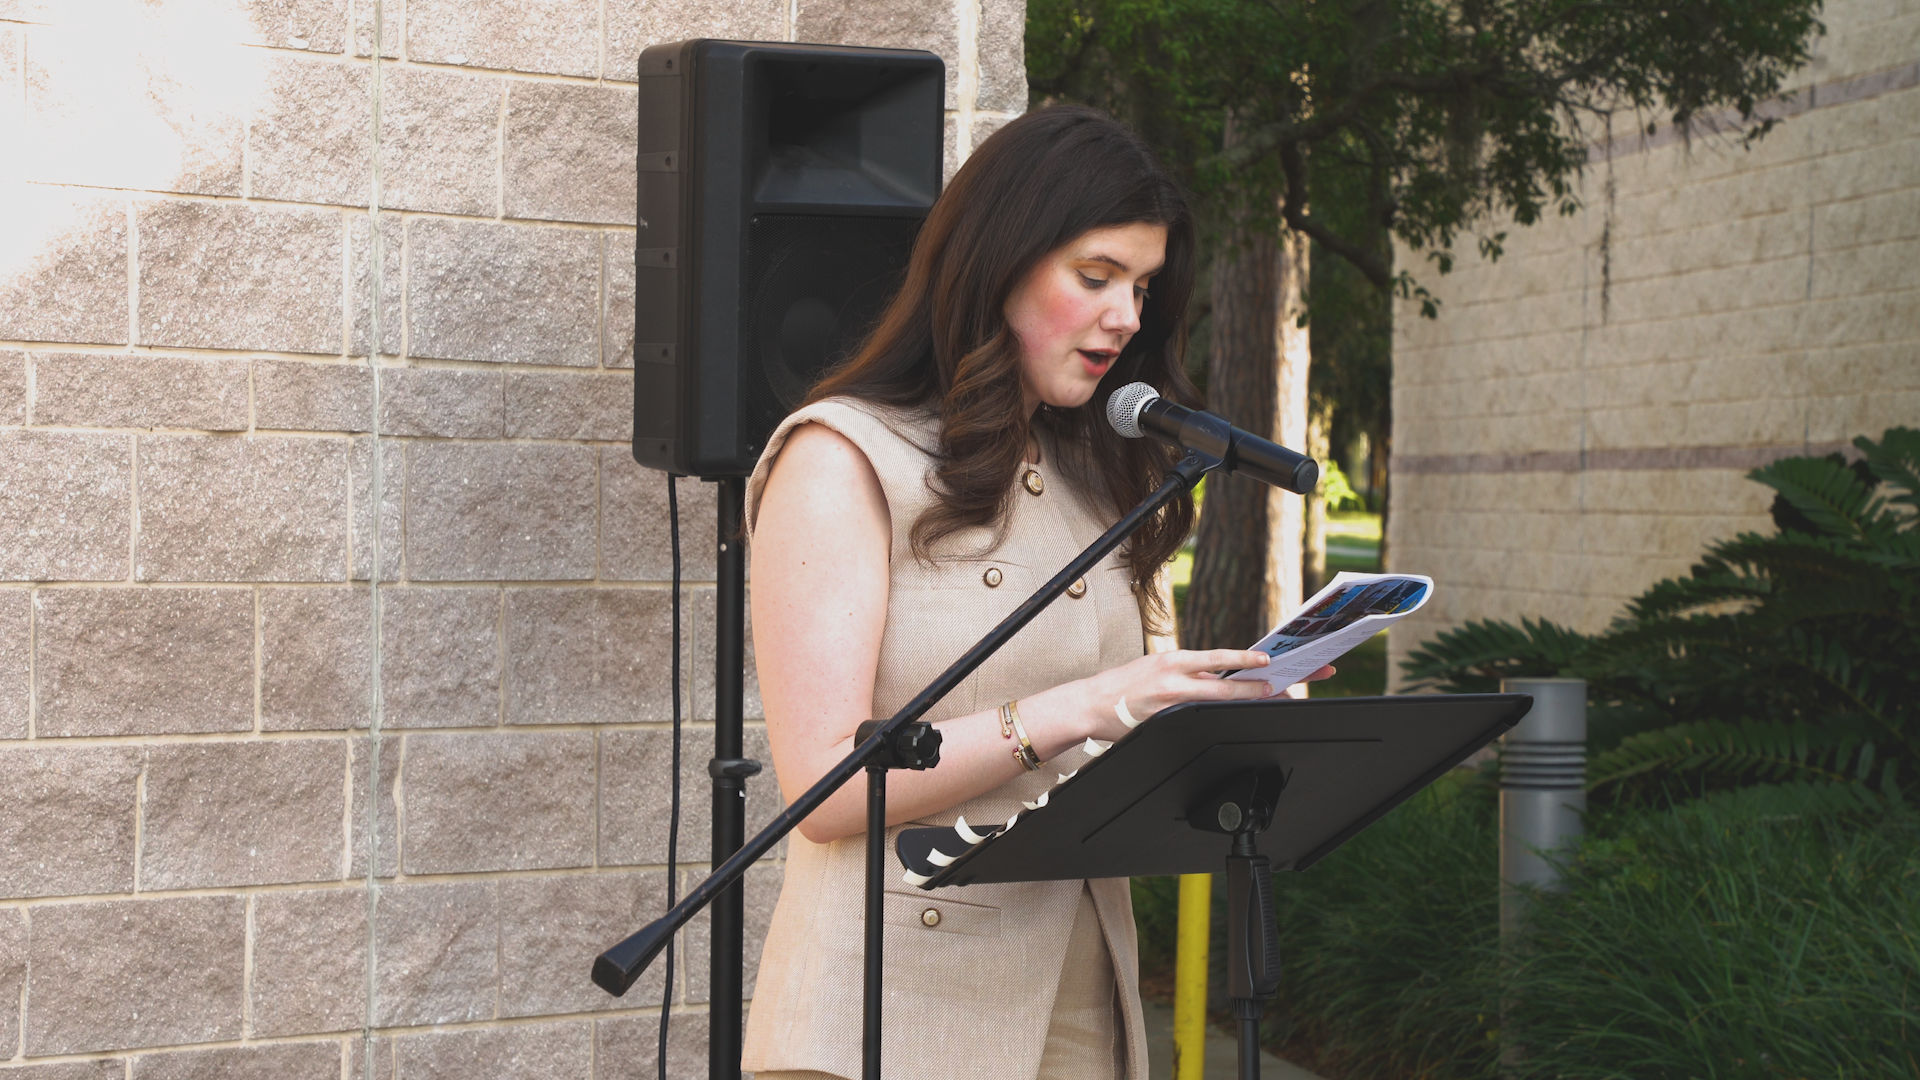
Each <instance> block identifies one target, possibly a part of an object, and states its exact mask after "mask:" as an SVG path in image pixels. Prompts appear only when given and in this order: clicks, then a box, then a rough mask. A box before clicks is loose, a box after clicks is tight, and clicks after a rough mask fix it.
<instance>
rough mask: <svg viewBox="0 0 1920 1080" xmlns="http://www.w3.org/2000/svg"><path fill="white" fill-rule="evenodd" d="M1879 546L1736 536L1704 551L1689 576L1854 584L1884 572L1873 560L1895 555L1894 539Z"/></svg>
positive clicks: (1791, 535) (1793, 536)
mask: <svg viewBox="0 0 1920 1080" xmlns="http://www.w3.org/2000/svg"><path fill="white" fill-rule="evenodd" d="M1876 540H1877V541H1878V543H1876V544H1875V545H1873V546H1872V547H1863V546H1861V545H1859V544H1855V543H1853V542H1852V541H1848V540H1842V539H1840V538H1838V537H1831V536H1808V535H1806V534H1805V533H1797V532H1782V533H1775V534H1774V535H1772V536H1762V535H1761V534H1759V533H1751V532H1747V533H1741V534H1739V535H1738V536H1735V537H1734V538H1733V539H1731V540H1721V541H1718V542H1716V543H1714V545H1713V546H1712V547H1709V548H1708V549H1707V553H1706V554H1705V555H1704V556H1702V557H1701V560H1700V562H1699V564H1698V565H1696V566H1695V567H1694V568H1693V570H1692V571H1691V573H1692V574H1693V575H1694V576H1697V577H1701V576H1704V577H1712V576H1720V575H1728V576H1735V577H1764V578H1767V579H1770V580H1771V579H1779V578H1798V577H1803V576H1804V577H1810V578H1815V579H1818V580H1822V581H1844V580H1849V579H1859V578H1862V577H1866V576H1869V575H1873V574H1876V573H1879V572H1881V571H1883V570H1884V569H1885V568H1886V567H1885V565H1884V559H1883V558H1880V557H1877V556H1883V555H1885V554H1888V553H1892V552H1895V551H1897V550H1899V549H1900V548H1901V547H1902V546H1903V545H1902V544H1901V543H1900V542H1899V540H1898V539H1897V534H1891V533H1889V534H1886V535H1884V536H1877V537H1876Z"/></svg>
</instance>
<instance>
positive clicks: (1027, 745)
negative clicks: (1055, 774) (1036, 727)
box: [1001, 701, 1040, 772]
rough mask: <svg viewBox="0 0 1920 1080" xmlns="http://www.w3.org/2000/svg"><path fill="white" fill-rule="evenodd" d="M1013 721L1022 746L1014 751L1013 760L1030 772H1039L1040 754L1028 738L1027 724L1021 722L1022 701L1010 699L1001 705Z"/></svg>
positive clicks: (1015, 732)
mask: <svg viewBox="0 0 1920 1080" xmlns="http://www.w3.org/2000/svg"><path fill="white" fill-rule="evenodd" d="M1001 708H1002V709H1004V710H1005V711H1006V714H1007V716H1008V717H1009V718H1010V719H1011V720H1012V721H1013V733H1014V734H1015V735H1017V736H1019V738H1020V746H1019V748H1018V749H1016V750H1015V751H1014V752H1013V760H1015V761H1017V762H1019V763H1020V764H1021V765H1023V766H1025V767H1026V770H1027V771H1028V772H1038V771H1039V769H1040V755H1039V754H1038V753H1037V752H1035V750H1034V749H1033V743H1032V742H1031V741H1029V740H1028V738H1027V729H1026V725H1024V724H1022V723H1021V722H1020V703H1019V702H1017V701H1009V702H1007V703H1006V704H1005V705H1002V706H1001Z"/></svg>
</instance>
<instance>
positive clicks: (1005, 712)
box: [1000, 702, 1013, 739]
mask: <svg viewBox="0 0 1920 1080" xmlns="http://www.w3.org/2000/svg"><path fill="white" fill-rule="evenodd" d="M1011 704H1012V702H1008V705H1011ZM1008 705H1002V706H1000V737H1001V738H1003V739H1011V738H1013V716H1012V714H1011V711H1010V710H1009V709H1008Z"/></svg>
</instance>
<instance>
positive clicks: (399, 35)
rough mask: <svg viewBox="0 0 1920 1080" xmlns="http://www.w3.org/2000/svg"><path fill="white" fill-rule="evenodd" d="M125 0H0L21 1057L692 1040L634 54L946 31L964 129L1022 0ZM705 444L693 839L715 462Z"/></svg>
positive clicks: (251, 1072) (5, 717) (503, 1057)
mask: <svg viewBox="0 0 1920 1080" xmlns="http://www.w3.org/2000/svg"><path fill="white" fill-rule="evenodd" d="M1850 2H1851V0H1850ZM110 6H111V5H110ZM95 7H97V5H93V6H89V5H85V4H75V3H71V2H69V0H0V135H5V136H6V138H7V141H6V146H7V155H6V156H5V164H6V170H4V171H6V172H7V175H6V176H5V177H4V178H0V181H4V182H0V189H3V192H4V195H5V199H6V205H5V210H6V215H5V223H4V225H0V234H4V235H0V1072H4V1073H6V1074H7V1077H8V1080H189V1078H196V1080H197V1078H200V1077H220V1078H232V1080H254V1078H263V1080H264V1078H266V1077H273V1078H274V1080H280V1078H287V1080H323V1078H329V1080H330V1078H337V1077H342V1076H345V1077H348V1078H350V1080H375V1078H376V1077H377V1078H378V1080H443V1078H444V1080H468V1078H471V1077H483V1076H484V1077H493V1076H499V1077H505V1078H525V1080H545V1078H549V1077H551V1078H554V1080H562V1078H564V1080H612V1078H622V1080H624V1078H626V1077H629V1076H632V1077H634V1078H636V1080H637V1078H638V1077H640V1076H641V1075H643V1074H644V1075H647V1076H651V1075H652V1074H653V1070H654V1066H653V1061H654V1058H653V1050H652V1047H653V1040H654V1037H655V1030H656V1026H657V1024H658V1010H659V1007H660V1004H661V1003H662V1002H663V1001H666V1000H672V1001H674V1002H675V1003H676V1007H677V1008H680V1009H681V1015H680V1016H679V1017H678V1018H677V1020H676V1023H675V1024H674V1025H673V1032H672V1037H671V1038H672V1042H671V1046H670V1047H669V1055H668V1056H669V1061H670V1075H673V1076H676V1077H680V1076H685V1077H695V1076H703V1075H704V1074H705V1057H706V1054H705V1038H706V1023H705V1019H704V1018H703V1017H702V1016H701V1015H700V1012H701V1010H702V1009H704V1008H705V999H706V997H707V990H706V976H705V973H704V971H696V970H695V968H696V967H702V966H704V963H705V960H704V951H705V949H706V947H707V946H706V942H707V939H708V931H707V924H706V923H705V922H704V921H702V922H699V923H697V924H695V925H694V926H692V927H690V928H689V929H688V930H687V931H685V932H684V933H683V935H682V938H681V944H680V956H681V963H680V965H679V970H678V972H677V974H676V977H675V978H674V980H673V984H672V985H671V986H669V985H668V984H667V981H666V980H665V978H664V975H663V973H662V971H661V970H660V969H659V967H658V966H656V968H655V969H654V970H653V971H650V972H649V973H647V974H646V975H645V976H644V977H643V978H642V979H641V981H640V982H639V983H638V984H636V985H635V987H634V988H633V990H632V991H631V992H630V993H628V994H627V995H626V996H624V997H621V998H614V997H610V996H608V995H606V994H604V993H602V992H601V991H600V990H598V989H597V988H595V987H594V986H592V985H591V983H589V982H588V981H587V980H586V978H585V966H586V962H587V960H588V959H589V958H590V957H591V956H593V955H594V954H595V953H596V952H598V951H599V950H601V949H603V948H605V947H606V946H607V945H608V944H611V943H612V942H613V941H615V940H617V939H618V938H619V937H621V936H623V935H625V934H626V933H629V932H631V931H632V930H633V929H634V928H636V927H637V926H639V925H642V924H643V923H644V922H646V921H647V920H648V919H649V918H651V917H653V916H654V915H655V914H656V913H658V912H659V911H660V910H661V909H662V907H663V906H664V904H665V900H666V892H667V884H668V872H667V869H666V867H665V865H664V863H665V859H666V836H665V834H666V828H667V821H668V818H669V816H670V809H671V808H670V806H669V805H668V801H667V793H668V792H669V791H670V789H671V787H672V784H671V782H670V780H671V778H670V777H669V776H668V775H667V770H668V769H669V767H670V757H671V746H670V743H671V736H670V733H669V721H670V719H671V717H672V713H673V709H672V702H673V696H674V693H675V691H676V687H674V686H673V685H672V674H671V672H672V667H673V657H672V656H671V655H670V653H671V649H672V644H671V626H670V611H671V607H672V595H671V592H670V590H669V588H668V579H669V577H670V576H671V572H672V567H671V559H670V557H669V543H668V530H667V506H666V497H665V496H666V489H665V484H664V480H663V477H662V476H661V475H660V474H658V473H655V472H652V471H650V470H646V469H643V468H641V467H640V466H638V465H636V464H635V463H634V461H633V459H632V456H631V452H630V448H629V446H628V442H629V441H630V440H631V438H632V430H633V425H632V406H633V393H634V377H633V366H634V362H635V343H634V341H633V336H634V333H633V327H634V318H633V310H634V305H635V303H636V301H637V300H641V299H645V298H643V297H639V296H637V295H636V281H635V273H634V265H633V263H634V257H635V255H634V252H635V248H636V244H637V243H641V241H639V240H637V239H636V236H637V234H639V233H642V232H646V231H647V226H646V225H645V224H644V223H642V222H640V221H639V219H638V215H637V210H636V206H635V198H636V178H635V175H634V158H633V155H634V153H635V149H636V128H635V123H636V118H637V115H638V98H639V95H640V93H641V92H642V91H641V88H640V87H639V86H637V85H636V73H635V65H636V61H637V58H638V56H639V53H640V51H641V50H642V49H643V48H645V47H647V46H649V45H652V44H656V43H661V42H670V41H678V40H683V39H686V38H692V37H717V38H729V39H736V40H768V41H780V40H803V41H805V40H813V41H846V42H849V43H857V44H869V45H905V46H911V47H923V46H924V47H931V48H935V49H937V50H939V51H940V52H941V55H942V56H943V58H944V59H945V60H946V63H947V66H948V71H949V98H950V100H949V101H948V109H949V113H948V123H949V125H950V126H951V128H952V130H953V132H954V137H953V140H952V147H951V149H950V161H949V170H951V168H953V167H956V166H957V165H958V162H959V161H960V160H961V159H963V158H964V157H965V155H966V152H967V150H968V149H969V148H970V147H971V146H973V145H976V144H977V142H978V139H979V138H980V137H983V136H984V134H985V133H986V132H988V131H990V130H992V129H993V127H994V126H995V125H997V124H1000V123H1004V122H1005V121H1006V119H1007V118H1008V117H1010V116H1011V115H1013V114H1016V113H1017V112H1018V111H1019V110H1020V109H1021V108H1022V107H1024V102H1025V97H1026V89H1025V73H1024V70H1023V68H1022V45H1021V31H1020V23H1021V21H1022V17H1023V11H1024V9H1023V5H1022V0H1004V2H1003V0H986V2H985V4H984V6H982V7H981V8H980V11H979V18H978V19H977V20H974V19H968V20H962V19H960V18H958V17H957V14H956V10H955V9H953V8H952V7H951V5H946V6H941V5H935V6H932V7H928V6H926V5H921V6H918V7H916V6H914V5H912V4H908V3H905V2H903V0H881V2H879V3H877V4H864V5H862V4H854V3H851V2H850V0H800V2H799V3H798V4H790V3H789V2H788V0H499V2H495V3H488V4H482V5H475V4H473V3H470V2H466V0H219V2H210V3H209V2H197V0H196V2H191V3H174V2H165V3H144V4H131V5H128V4H121V5H117V6H113V12H112V13H111V15H110V16H109V17H107V18H105V19H104V20H103V17H102V16H101V13H100V12H99V11H96V10H94V8H95ZM123 9H124V10H123ZM963 22H965V24H966V25H967V26H970V27H971V26H975V25H976V24H977V36H976V39H975V40H973V41H963V40H962V39H961V35H962V33H963V28H962V24H963ZM376 24H378V27H379V41H378V42H376V41H375V37H376ZM966 32H973V31H966ZM376 51H377V52H378V53H379V54H380V56H381V57H382V60H381V62H380V63H379V64H378V65H376V64H375V63H374V62H373V60H372V55H371V54H373V53H374V52H376ZM963 87H964V88H966V89H965V90H964V93H965V94H967V95H969V96H968V97H967V98H966V99H965V100H963V99H962V97H961V95H962V93H963V89H962V88H963ZM1833 227H1834V228H1836V229H1839V228H1845V227H1855V226H1848V225H1847V224H1846V222H1845V221H1844V220H1841V219H1840V218H1838V217H1836V219H1835V222H1834V226H1833ZM652 246H657V245H652ZM642 344H649V343H642ZM651 344H652V345H653V346H654V347H655V348H657V347H658V343H651ZM648 358H649V359H653V358H656V357H655V356H654V354H652V353H649V354H648ZM376 459H378V464H379V468H378V471H377V473H376ZM679 493H680V496H681V498H680V509H681V540H682V555H683V559H682V569H683V572H684V586H683V591H682V597H683V599H684V601H685V621H684V626H683V629H684V640H683V643H682V650H681V657H680V660H681V666H682V673H681V680H680V682H681V685H680V686H679V687H678V688H677V690H678V692H679V694H680V696H681V700H682V703H683V705H684V707H685V716H686V719H687V721H688V724H689V726H688V727H687V729H686V731H685V733H684V738H685V743H684V751H685V753H684V755H683V762H682V764H683V770H682V776H681V784H682V791H683V797H684V806H683V809H684V816H683V820H682V824H681V829H682V831H681V839H682V841H683V842H682V844H681V845H680V849H679V852H678V855H679V858H680V860H681V862H682V863H683V864H692V866H693V867H694V868H688V867H686V866H683V867H682V869H681V871H680V875H679V886H680V888H681V889H682V890H684V889H685V888H687V887H689V886H690V885H691V884H692V883H693V882H694V881H696V880H698V877H699V874H700V870H698V869H697V867H698V866H699V865H700V864H701V863H702V862H703V860H705V859H706V858H707V856H708V852H707V841H708V836H707V834H708V831H709V823H708V816H709V802H710V798H709V781H708V778H707V777H706V775H705V766H704V763H705V760H706V757H707V751H706V749H705V748H706V747H707V746H709V745H710V743H711V739H712V730H711V718H712V713H713V686H714V675H713V672H712V670H711V668H712V657H713V651H714V648H713V647H714V642H713V623H714V566H715V560H714V553H715V547H716V538H715V529H714V519H715V511H716V507H715V499H714V487H713V486H712V485H709V484H704V483H701V482H699V481H697V480H694V479H686V480H684V481H682V482H681V483H680V484H679ZM749 649H751V642H749ZM749 656H751V653H749ZM746 675H747V679H748V682H747V687H748V709H749V724H748V733H747V753H748V754H750V755H752V756H754V757H757V758H759V759H760V760H762V761H763V762H767V763H768V769H767V771H766V772H764V773H762V774H761V775H760V776H759V777H757V778H755V779H754V780H753V781H752V782H751V783H750V784H749V797H748V801H747V807H748V815H749V827H750V828H757V827H758V826H759V825H760V824H761V823H764V822H765V821H766V820H768V819H769V818H770V817H771V816H772V814H773V813H774V812H775V811H776V810H777V809H778V807H779V806H780V805H781V801H780V795H779V787H778V780H777V778H776V777H774V776H773V774H772V769H771V761H770V753H769V751H768V748H767V743H766V733H765V725H764V722H763V721H762V720H761V718H760V716H759V712H760V706H759V697H758V692H757V682H756V681H755V680H754V677H753V672H751V671H748V672H747V673H746ZM783 857H784V848H776V849H775V851H774V856H773V858H772V860H771V861H770V862H769V863H767V864H766V865H764V866H762V867H759V868H756V869H755V870H754V871H753V872H752V874H751V875H750V876H749V878H748V901H749V912H748V927H749V938H750V941H749V946H748V951H749V956H748V961H749V970H748V979H749V985H751V980H752V978H753V977H754V971H755V970H756V966H755V965H754V961H755V960H756V959H757V955H756V954H757V950H758V943H759V941H760V936H761V935H762V934H763V933H764V932H765V930H764V928H765V926H766V924H767V921H768V919H769V918H770V916H771V912H772V905H773V902H774V898H775V897H776V896H777V894H778V891H779V885H780V880H781V874H782V873H783V866H784V863H783ZM369 1021H370V1022H371V1024H372V1029H371V1031H370V1032H366V1028H367V1025H368V1023H369ZM363 1032H366V1035H367V1036H370V1037H363ZM369 1061H371V1068H369Z"/></svg>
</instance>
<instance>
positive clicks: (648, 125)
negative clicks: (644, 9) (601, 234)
mask: <svg viewBox="0 0 1920 1080" xmlns="http://www.w3.org/2000/svg"><path fill="white" fill-rule="evenodd" d="M945 87H946V72H945V67H944V65H943V64H942V63H941V61H940V58H939V57H938V56H935V55H933V54H932V53H926V52H918V51H907V50H896V49H857V48H842V47H832V46H824V45H788V44H782V43H772V42H754V41H714V40H708V39H700V40H695V41H683V42H679V43H677V44H673V45H656V46H654V47H652V48H650V49H647V50H646V51H645V52H643V53H641V54H640V139H639V162H638V168H639V179H640V192H639V217H640V220H639V240H638V241H637V242H636V244H635V249H636V250H635V255H634V263H635V266H634V320H633V321H634V329H633V340H634V346H633V358H634V379H633V456H634V459H635V460H636V461H638V462H640V464H642V465H647V466H650V467H652V468H656V469H662V470H666V471H669V472H676V473H681V474H683V475H689V476H745V475H747V474H749V473H751V472H752V471H753V466H754V463H755V461H756V460H758V458H759V456H760V450H761V448H762V447H764V446H765V445H766V440H767V436H768V435H770V434H772V432H773V429H774V427H775V426H777V425H778V424H779V423H780V421H781V420H782V419H784V418H785V417H786V415H787V414H788V413H790V412H792V411H793V410H794V408H796V407H797V406H798V405H799V404H800V401H801V399H802V398H803V397H804V396H805V394H806V392H807V388H808V387H809V386H811V385H812V384H813V382H814V381H815V380H816V379H818V378H819V376H820V375H821V374H822V373H823V372H824V371H826V370H827V369H828V368H829V367H831V366H832V365H834V364H835V363H837V362H839V361H841V360H844V359H846V358H847V357H848V356H849V355H850V354H851V353H852V351H853V350H854V349H855V348H856V347H858V345H859V344H860V342H861V340H862V339H863V338H864V337H865V336H866V334H867V332H868V331H870V330H871V329H872V328H873V325H874V323H875V322H876V321H877V320H878V318H879V316H880V314H881V311H882V309H884V308H885V306H886V303H887V301H888V300H889V299H890V298H891V297H892V295H893V293H894V291H895V290H896V289H897V288H898V287H899V284H900V280H901V277H902V275H903V274H904V273H905V271H906V266H907V258H908V255H909V254H910V253H911V251H912V249H913V238H914V236H915V235H916V234H917V233H918V231H919V228H920V222H921V220H922V219H923V218H925V216H926V213H927V211H928V209H930V208H931V207H932V206H933V200H934V198H935V197H936V196H938V195H939V193H940V172H941V169H940V166H941V156H942V155H941V151H942V142H943V114H942V108H943V106H944V104H945Z"/></svg>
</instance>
